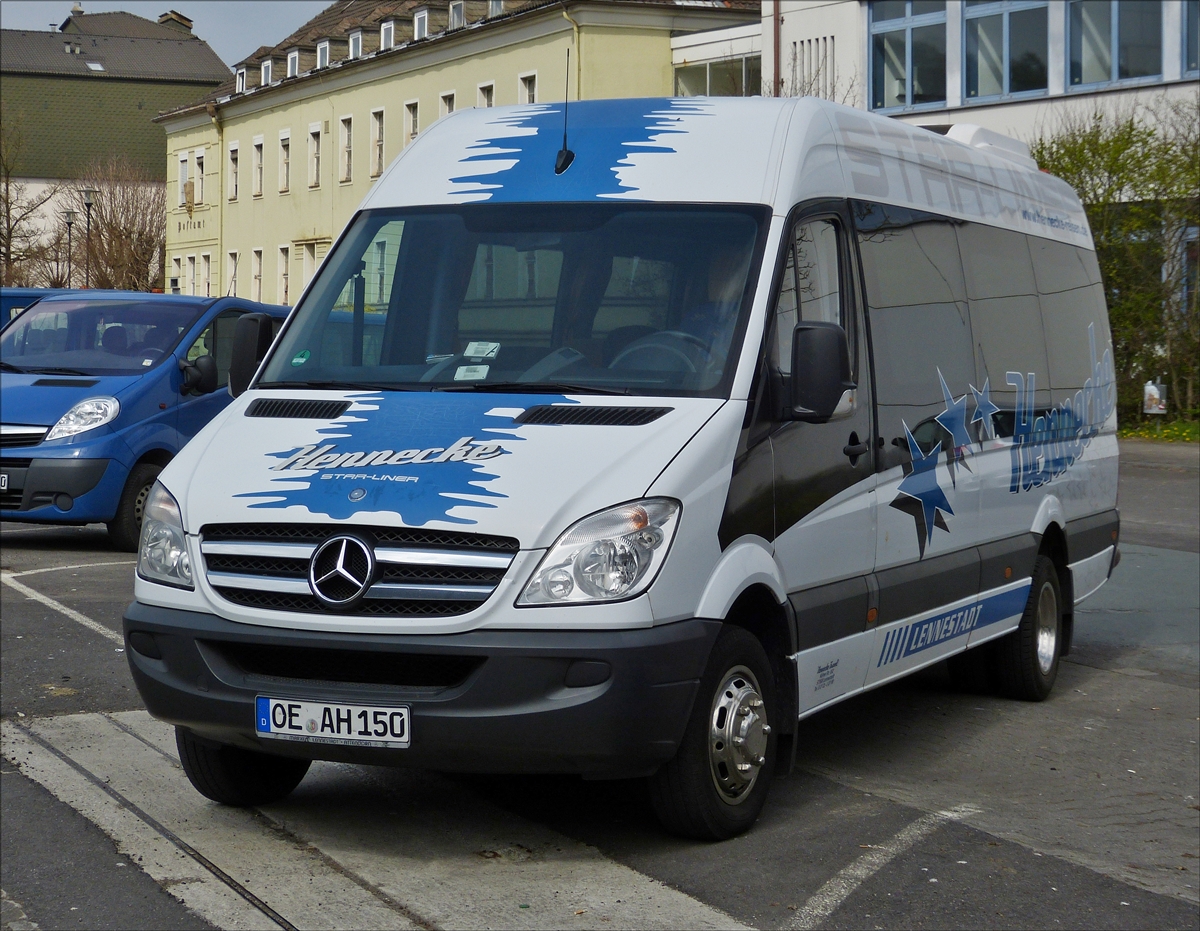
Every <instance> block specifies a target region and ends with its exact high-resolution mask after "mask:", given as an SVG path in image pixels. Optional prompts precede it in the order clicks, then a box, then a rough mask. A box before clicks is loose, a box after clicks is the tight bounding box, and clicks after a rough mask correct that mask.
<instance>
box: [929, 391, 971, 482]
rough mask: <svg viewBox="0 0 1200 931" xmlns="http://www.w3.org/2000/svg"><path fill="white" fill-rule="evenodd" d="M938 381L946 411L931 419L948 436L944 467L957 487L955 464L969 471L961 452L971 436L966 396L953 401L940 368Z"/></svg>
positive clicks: (966, 446)
mask: <svg viewBox="0 0 1200 931" xmlns="http://www.w3.org/2000/svg"><path fill="white" fill-rule="evenodd" d="M938 381H940V382H941V383H942V398H943V399H944V400H945V402H946V409H945V410H944V411H942V412H941V413H940V414H938V415H937V416H936V417H934V418H933V419H934V420H936V421H937V422H938V423H939V424H941V425H942V429H943V430H945V431H946V432H947V433H949V434H950V446H949V447H948V448H947V449H946V467H947V469H949V471H950V481H951V482H952V483H953V484H954V485H955V486H957V485H958V481H957V479H956V477H955V475H954V466H955V464H956V463H962V466H963V468H964V469H967V471H970V468H969V467H968V466H967V463H966V460H965V458H964V456H963V450H964V449H968V448H970V446H971V434H970V433H968V432H967V396H966V395H965V394H964V395H963V396H962V397H961V398H959V399H958V400H957V401H956V400H954V396H953V395H952V394H951V393H950V389H949V387H947V385H946V379H945V378H943V377H942V370H941V369H940V368H939V369H938Z"/></svg>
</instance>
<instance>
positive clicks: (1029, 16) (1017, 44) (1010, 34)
mask: <svg viewBox="0 0 1200 931" xmlns="http://www.w3.org/2000/svg"><path fill="white" fill-rule="evenodd" d="M1013 5H1014V4H1013V3H1012V2H999V3H980V4H970V5H968V6H967V8H966V27H967V38H966V45H965V49H966V67H965V68H964V69H963V70H964V74H965V76H966V95H965V96H966V99H967V100H977V99H981V98H987V97H1002V96H1008V95H1010V94H1026V93H1030V92H1035V91H1044V90H1046V87H1047V75H1048V72H1049V65H1048V61H1049V38H1048V28H1047V27H1048V23H1047V20H1048V14H1049V11H1048V9H1047V7H1046V5H1045V4H1043V5H1042V6H1037V7H1029V6H1028V4H1027V3H1019V4H1018V9H1009V7H1011V6H1013Z"/></svg>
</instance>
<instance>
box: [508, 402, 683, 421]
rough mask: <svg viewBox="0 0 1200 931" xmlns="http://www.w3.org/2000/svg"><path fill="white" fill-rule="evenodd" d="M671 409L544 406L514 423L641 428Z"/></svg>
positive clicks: (525, 413)
mask: <svg viewBox="0 0 1200 931" xmlns="http://www.w3.org/2000/svg"><path fill="white" fill-rule="evenodd" d="M674 409H675V408H673V407H587V406H585V405H575V404H543V405H541V406H539V407H531V408H529V409H527V410H526V411H525V412H524V413H522V414H521V415H520V416H518V417H517V418H516V422H517V423H543V424H580V425H586V426H592V427H640V426H643V425H645V424H648V423H651V422H652V421H655V420H658V418H659V417H661V416H663V414H669V413H670V412H671V411H673V410H674Z"/></svg>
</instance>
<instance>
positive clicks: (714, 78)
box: [675, 55, 762, 97]
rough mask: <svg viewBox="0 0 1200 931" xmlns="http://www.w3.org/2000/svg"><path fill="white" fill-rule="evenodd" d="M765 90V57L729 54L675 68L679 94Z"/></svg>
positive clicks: (741, 93) (718, 94) (741, 94)
mask: <svg viewBox="0 0 1200 931" xmlns="http://www.w3.org/2000/svg"><path fill="white" fill-rule="evenodd" d="M761 93H762V58H761V57H760V56H758V55H751V56H749V57H747V58H729V59H726V60H725V61H712V62H708V63H707V64H703V65H684V66H683V67H681V68H676V69H675V95H676V96H677V97H705V96H708V97H753V96H755V95H757V94H761Z"/></svg>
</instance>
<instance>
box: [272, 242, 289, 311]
mask: <svg viewBox="0 0 1200 931" xmlns="http://www.w3.org/2000/svg"><path fill="white" fill-rule="evenodd" d="M291 261H292V250H291V249H290V248H289V247H288V246H280V247H279V282H278V284H277V285H276V289H275V300H277V301H278V302H279V303H280V304H290V303H291V301H290V300H289V299H288V265H289V263H290V262H291Z"/></svg>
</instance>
